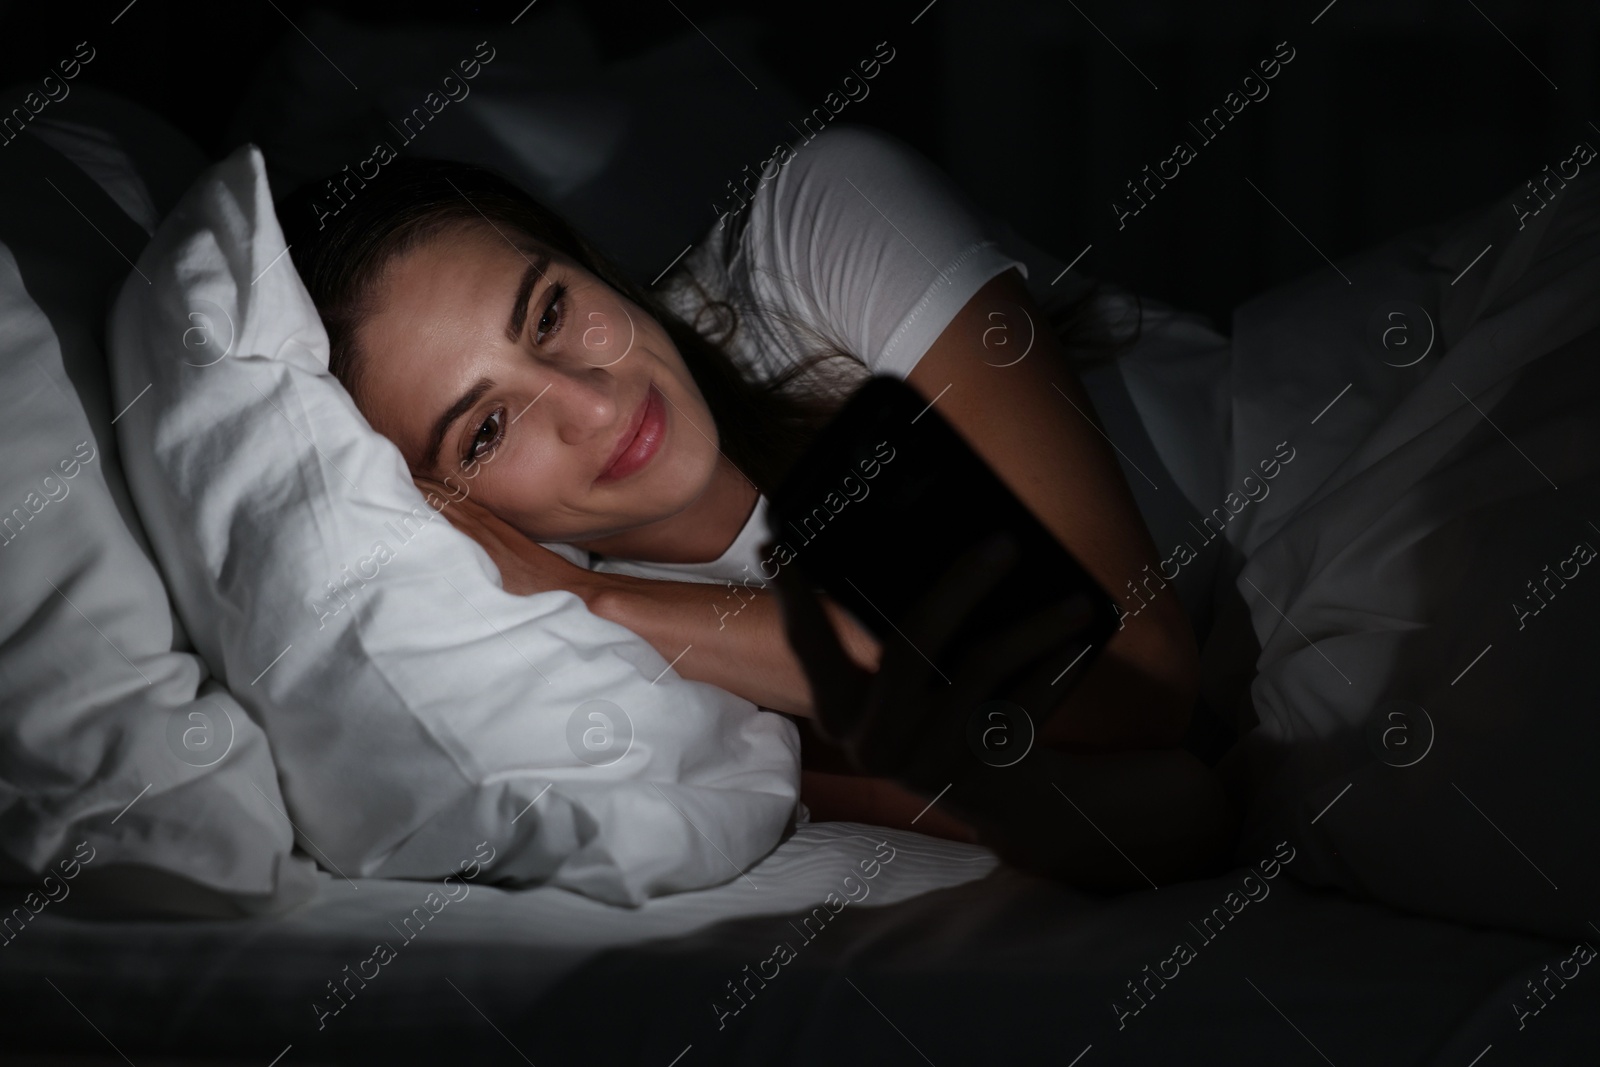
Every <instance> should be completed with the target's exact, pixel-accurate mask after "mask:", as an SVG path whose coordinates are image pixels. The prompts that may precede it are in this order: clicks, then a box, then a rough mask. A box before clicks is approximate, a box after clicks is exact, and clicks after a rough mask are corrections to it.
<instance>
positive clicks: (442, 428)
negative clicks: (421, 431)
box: [422, 378, 494, 471]
mask: <svg viewBox="0 0 1600 1067" xmlns="http://www.w3.org/2000/svg"><path fill="white" fill-rule="evenodd" d="M493 388H494V379H493V378H479V379H478V380H477V381H476V382H474V383H473V385H472V388H471V389H468V390H467V391H466V392H464V393H462V394H461V396H459V397H458V398H457V399H456V402H455V403H454V404H451V405H450V407H449V408H448V409H446V410H445V412H444V414H442V415H440V416H439V418H438V419H437V420H435V422H434V424H433V433H432V435H431V436H430V437H429V438H428V451H427V453H426V455H425V456H424V457H423V466H422V469H423V470H425V471H431V470H433V469H434V467H435V466H436V465H437V464H438V462H439V449H440V448H441V447H443V446H444V435H445V434H447V433H449V432H450V427H452V426H454V425H455V424H456V420H457V419H459V418H461V416H463V415H465V414H466V413H467V412H468V411H471V410H472V407H473V405H474V404H476V403H477V402H478V401H480V400H482V399H483V394H484V393H487V392H488V391H489V390H490V389H493Z"/></svg>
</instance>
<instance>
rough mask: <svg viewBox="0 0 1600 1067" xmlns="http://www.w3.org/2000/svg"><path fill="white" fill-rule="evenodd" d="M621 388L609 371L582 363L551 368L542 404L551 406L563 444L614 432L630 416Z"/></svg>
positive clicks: (572, 443) (574, 443)
mask: <svg viewBox="0 0 1600 1067" xmlns="http://www.w3.org/2000/svg"><path fill="white" fill-rule="evenodd" d="M619 394H620V387H619V383H618V381H617V380H616V378H615V377H613V376H612V375H611V374H610V373H609V372H607V371H605V370H603V369H599V368H593V367H588V366H583V365H564V366H561V367H553V368H551V378H550V381H549V386H548V390H547V392H546V394H545V396H544V398H543V399H542V400H541V401H540V404H541V405H544V404H548V405H549V406H550V408H552V409H554V410H553V411H552V412H551V414H552V415H553V416H554V417H555V422H556V425H557V429H558V433H559V435H560V437H561V441H562V443H563V444H569V445H579V444H584V443H587V442H588V441H591V440H593V439H594V438H595V437H596V436H597V435H606V434H610V433H613V432H614V431H615V429H616V427H617V426H618V424H619V423H620V422H622V421H625V420H626V419H627V418H629V417H630V416H631V415H632V410H631V409H629V410H626V411H625V410H623V409H624V408H627V407H628V401H627V399H626V398H625V397H623V396H621V395H619Z"/></svg>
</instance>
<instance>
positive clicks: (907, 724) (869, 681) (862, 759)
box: [777, 537, 1091, 795]
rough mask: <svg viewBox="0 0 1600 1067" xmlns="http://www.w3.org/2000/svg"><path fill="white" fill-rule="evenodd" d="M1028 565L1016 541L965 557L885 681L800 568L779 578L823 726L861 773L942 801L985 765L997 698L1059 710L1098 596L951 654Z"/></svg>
mask: <svg viewBox="0 0 1600 1067" xmlns="http://www.w3.org/2000/svg"><path fill="white" fill-rule="evenodd" d="M1016 560H1017V550H1016V547H1015V545H1014V543H1013V542H1012V541H1011V540H1010V539H1009V538H1006V537H996V538H992V539H990V540H989V541H988V542H986V543H984V544H981V545H978V546H977V547H975V548H973V549H971V550H969V551H968V552H967V553H965V554H964V555H963V556H962V557H960V558H958V559H957V560H956V561H955V562H954V563H953V564H952V565H951V567H950V568H949V570H948V571H946V572H945V574H944V575H942V576H941V577H940V578H939V579H938V580H936V581H935V582H934V584H933V587H932V588H931V589H930V591H929V592H928V593H927V595H926V596H924V597H923V599H922V600H921V601H920V603H919V604H918V606H917V608H916V610H914V611H912V612H910V613H908V617H909V618H910V619H911V620H914V621H912V622H908V623H907V624H906V627H907V631H908V632H906V633H905V635H904V636H905V640H904V641H900V642H892V643H891V644H890V645H889V647H888V648H887V649H884V650H882V652H881V658H880V661H879V664H880V665H879V668H878V670H877V671H876V673H872V672H869V671H867V670H865V669H863V668H862V667H861V666H860V665H858V663H857V662H855V661H854V660H853V659H852V657H850V656H849V655H848V654H847V653H846V652H845V650H844V648H842V647H841V646H840V644H839V641H838V639H837V637H836V636H835V630H834V626H833V625H832V623H831V622H830V620H829V618H828V615H827V613H826V612H825V610H824V606H823V602H822V600H821V599H820V598H819V597H818V596H817V595H816V594H815V593H813V592H812V591H811V590H810V589H809V588H807V587H806V585H805V583H804V582H803V580H802V579H800V578H799V576H798V575H796V574H794V573H793V572H792V569H790V570H784V571H780V572H779V575H778V578H777V585H778V589H779V593H780V600H781V602H782V607H783V617H784V625H785V629H786V630H787V632H788V635H789V641H790V643H791V644H792V645H793V646H794V649H795V651H796V653H797V654H798V656H799V657H800V661H801V663H802V664H803V665H804V667H805V669H806V675H807V677H808V678H809V680H810V682H811V688H812V707H813V718H814V719H815V720H816V723H817V726H818V728H819V729H820V730H821V731H822V733H823V735H824V736H825V737H827V738H828V740H830V741H832V742H833V743H835V744H837V745H838V746H839V747H840V748H842V749H843V751H844V753H845V755H846V756H847V757H848V758H849V761H850V763H851V765H852V766H853V767H855V769H857V770H858V771H861V772H863V773H866V774H881V775H888V776H892V777H894V778H895V779H896V780H898V781H900V782H902V783H903V784H905V785H907V786H910V787H911V788H913V789H916V790H918V791H921V792H923V793H925V794H926V795H932V794H934V793H937V792H940V791H941V790H943V789H944V788H945V787H946V786H948V785H950V784H951V782H952V780H953V779H954V778H955V777H958V776H960V775H962V774H964V773H966V771H967V770H969V769H970V765H973V764H977V763H978V758H979V755H980V753H979V752H978V751H977V750H975V749H974V748H972V747H971V746H970V745H969V744H968V743H967V735H968V732H969V731H968V726H969V724H970V723H971V722H972V721H973V720H974V719H975V717H978V716H979V715H980V711H979V709H980V708H981V707H982V706H983V705H984V704H986V703H987V702H988V701H991V700H996V699H1004V700H1007V701H1009V702H1010V703H1012V704H1014V705H1019V706H1020V707H1021V708H1023V709H1025V710H1026V711H1028V712H1029V714H1030V715H1034V716H1042V715H1043V714H1044V713H1045V712H1046V711H1047V710H1048V709H1050V708H1052V707H1053V706H1054V705H1055V704H1056V703H1057V702H1059V699H1060V698H1059V695H1058V694H1054V693H1052V691H1051V686H1052V684H1053V682H1054V680H1055V679H1056V678H1058V677H1059V676H1060V670H1059V667H1060V664H1059V660H1060V656H1059V655H1058V653H1059V652H1060V651H1061V650H1062V649H1063V648H1064V647H1065V646H1066V644H1067V643H1068V642H1069V641H1071V639H1072V638H1073V637H1075V636H1077V635H1078V634H1080V633H1081V632H1082V631H1083V629H1084V628H1085V627H1086V626H1087V625H1088V624H1089V622H1090V620H1091V611H1090V605H1089V602H1088V600H1087V598H1085V597H1083V596H1081V595H1079V596H1074V597H1072V598H1070V599H1069V600H1067V601H1064V602H1062V603H1059V604H1052V605H1050V606H1048V607H1046V608H1043V609H1041V610H1039V611H1037V612H1035V613H1033V614H1032V615H1031V616H1029V617H1027V618H1024V619H1019V620H1018V621H1017V622H1016V623H1015V624H1013V625H1012V626H1011V627H1009V628H1007V629H1005V630H1003V631H1000V632H998V633H995V634H992V635H990V636H989V637H987V638H986V639H985V640H983V641H982V642H980V643H978V644H975V645H972V646H970V647H967V648H958V649H951V648H950V647H949V646H950V642H951V639H952V637H953V635H954V634H955V632H956V630H957V628H958V627H959V626H960V624H961V622H962V620H963V619H965V618H966V616H967V615H968V614H969V613H970V612H971V611H972V610H973V609H974V608H975V607H977V606H978V604H979V603H981V602H982V600H983V599H984V597H986V596H987V595H989V594H990V593H991V592H992V591H993V590H994V589H995V588H996V586H998V585H999V583H1000V581H1001V580H1002V579H1003V578H1004V577H1005V575H1006V574H1007V572H1009V571H1010V569H1011V568H1012V567H1013V566H1014V565H1015V564H1016ZM936 661H937V662H943V663H944V664H945V665H946V667H947V669H948V675H947V674H946V673H945V672H943V671H941V670H940V669H939V668H938V667H936V666H934V663H935V662H936ZM980 722H981V720H980ZM1012 727H1013V728H1020V727H1021V724H1020V723H1016V724H1012Z"/></svg>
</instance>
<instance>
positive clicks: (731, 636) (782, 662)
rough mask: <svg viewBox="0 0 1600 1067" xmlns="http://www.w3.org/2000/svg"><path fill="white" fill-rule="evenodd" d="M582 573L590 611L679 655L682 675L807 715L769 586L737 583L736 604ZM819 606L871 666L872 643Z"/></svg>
mask: <svg viewBox="0 0 1600 1067" xmlns="http://www.w3.org/2000/svg"><path fill="white" fill-rule="evenodd" d="M585 573H586V574H589V577H586V578H583V579H581V580H580V581H581V584H582V586H583V592H582V595H583V597H584V601H585V603H587V604H588V605H589V610H590V611H592V612H594V613H595V614H596V615H599V616H600V617H601V618H605V619H610V620H611V621H612V622H615V623H620V624H621V625H623V626H626V627H627V628H628V629H630V630H632V631H633V632H634V633H636V634H638V635H639V636H640V637H642V638H644V639H645V640H646V641H648V642H650V644H651V646H652V647H653V648H655V650H656V651H657V652H659V653H661V654H662V655H663V656H665V657H666V658H667V659H668V660H672V659H674V658H675V657H678V656H679V654H680V653H682V658H680V659H677V663H676V666H675V667H674V668H673V669H674V670H676V671H677V672H678V673H679V674H681V675H683V676H684V677H685V678H693V679H695V680H696V681H701V682H710V683H711V684H712V685H716V686H720V687H722V688H723V689H726V690H728V691H729V692H730V693H734V694H736V695H738V696H741V697H744V698H745V699H746V700H749V701H751V702H752V703H755V704H759V705H761V706H762V707H764V708H771V709H772V710H774V711H784V712H788V713H790V714H792V715H806V716H809V715H810V714H811V690H810V686H809V684H808V683H807V681H806V674H805V669H804V667H803V666H802V665H801V663H800V660H799V659H798V658H797V657H796V656H795V653H794V650H793V649H792V648H790V647H789V642H788V640H787V639H786V637H785V636H784V631H783V620H782V618H781V615H780V612H779V609H778V604H777V601H776V599H775V598H774V596H773V595H772V593H771V592H770V591H768V590H765V589H749V590H746V589H743V588H742V587H741V588H740V589H738V590H736V592H735V594H734V595H735V596H736V597H738V605H735V604H732V603H729V602H726V601H725V599H724V598H725V594H726V588H725V587H724V586H720V585H709V584H706V583H702V582H674V581H658V580H655V579H651V578H635V577H632V576H630V575H623V574H606V573H591V572H585ZM823 604H824V609H825V610H826V611H827V613H828V617H829V620H830V621H831V622H832V623H833V627H834V632H835V633H837V634H838V635H839V639H840V641H841V642H843V644H844V647H845V650H846V651H847V652H848V653H849V655H850V658H851V659H852V660H853V661H854V662H855V663H856V664H857V665H859V666H862V667H865V668H867V669H868V670H876V669H877V665H878V656H879V654H880V652H881V648H880V646H879V644H878V642H877V641H876V640H875V639H874V638H873V637H872V635H871V634H869V633H867V631H865V630H863V629H862V628H861V627H860V626H859V625H857V624H856V623H855V622H854V621H852V620H851V619H850V617H849V616H848V615H847V614H846V613H845V612H843V611H841V610H840V609H839V608H838V607H837V606H836V605H834V604H833V603H832V602H831V601H827V600H824V602H823ZM739 605H742V606H739ZM735 612H736V613H735ZM685 649H687V650H688V651H687V652H685Z"/></svg>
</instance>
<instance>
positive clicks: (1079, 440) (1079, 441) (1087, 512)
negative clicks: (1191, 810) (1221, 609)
mask: <svg viewBox="0 0 1600 1067" xmlns="http://www.w3.org/2000/svg"><path fill="white" fill-rule="evenodd" d="M1030 337H1031V338H1032V341H1033V346H1032V348H1031V350H1028V354H1027V356H1026V357H1025V358H1022V359H1021V360H1020V361H1017V360H1018V357H1019V356H1020V355H1021V353H1022V351H1023V348H1024V346H1026V345H1027V343H1028V340H1029V338H1030ZM1007 364H1009V365H1007ZM906 381H907V382H908V383H909V384H910V385H912V386H913V387H915V388H916V389H917V391H918V392H920V393H922V395H923V396H925V397H927V398H928V399H929V400H930V401H933V400H934V398H935V397H937V398H938V399H937V405H938V408H939V412H940V413H941V414H942V415H944V417H945V418H946V419H948V420H949V421H950V422H951V423H952V424H953V425H954V426H955V427H956V429H958V430H960V431H961V433H962V435H963V436H964V437H965V438H966V439H967V441H968V443H969V444H971V445H972V447H973V448H974V449H975V450H976V451H977V453H978V454H979V455H980V456H982V457H983V458H984V460H985V461H987V462H988V464H989V465H990V466H991V467H993V468H994V470H995V472H996V473H997V474H998V475H999V476H1000V478H1001V480H1003V481H1004V482H1005V483H1006V484H1007V485H1009V486H1010V487H1011V490H1012V491H1013V492H1015V493H1016V494H1017V496H1019V497H1020V498H1021V499H1022V500H1023V502H1024V503H1026V504H1027V505H1028V507H1029V508H1030V509H1031V510H1032V511H1033V513H1034V514H1035V515H1037V516H1038V517H1039V520H1040V521H1041V522H1042V523H1044V525H1045V526H1046V527H1048V528H1049V529H1050V530H1051V532H1053V533H1054V534H1055V535H1056V537H1057V538H1059V539H1060V540H1061V542H1062V544H1064V545H1066V546H1067V548H1068V549H1070V550H1071V552H1072V554H1073V555H1074V556H1076V557H1077V558H1078V560H1079V561H1080V562H1081V563H1082V564H1083V566H1084V568H1085V569H1086V570H1088V572H1089V573H1090V574H1091V575H1093V576H1094V577H1095V579H1096V580H1097V581H1099V583H1100V584H1101V585H1102V586H1103V587H1104V588H1105V590H1106V591H1107V592H1108V593H1110V594H1111V596H1112V597H1113V598H1115V599H1116V600H1117V602H1118V603H1119V604H1121V605H1122V606H1123V609H1124V610H1125V611H1130V612H1131V611H1132V610H1135V609H1136V606H1137V605H1136V603H1135V602H1134V601H1133V599H1132V597H1131V596H1130V595H1129V593H1128V583H1129V582H1133V583H1134V584H1135V585H1138V584H1139V583H1140V582H1141V581H1142V580H1144V579H1145V578H1146V577H1148V576H1149V575H1151V574H1155V573H1156V570H1157V567H1158V556H1157V554H1156V549H1155V544H1154V542H1153V541H1152V540H1151V538H1150V533H1149V531H1148V530H1147V529H1146V528H1145V525H1144V520H1143V518H1142V517H1141V516H1140V515H1139V510H1138V507H1137V505H1136V504H1135V503H1134V500H1133V494H1132V492H1131V491H1130V490H1129V489H1128V484H1127V481H1126V480H1125V479H1124V478H1123V475H1122V469H1121V467H1120V466H1119V465H1118V463H1117V457H1116V454H1115V453H1114V451H1113V450H1112V447H1111V445H1110V444H1109V443H1108V442H1107V441H1106V438H1105V437H1104V436H1103V435H1102V433H1101V431H1100V428H1099V426H1098V424H1096V423H1092V422H1090V421H1089V420H1090V419H1091V418H1093V416H1094V409H1093V408H1092V407H1091V406H1090V402H1089V398H1088V395H1087V394H1086V393H1085V392H1084V389H1083V386H1082V385H1081V384H1080V383H1079V381H1078V377H1077V375H1076V374H1075V373H1074V372H1073V370H1072V367H1071V365H1070V364H1069V362H1068V359H1067V355H1066V352H1065V349H1064V347H1063V346H1062V344H1061V342H1060V340H1059V339H1058V338H1057V337H1056V336H1055V333H1054V331H1053V330H1051V329H1050V327H1049V323H1048V320H1047V319H1046V318H1045V316H1044V314H1043V313H1042V312H1041V311H1040V310H1039V309H1038V307H1037V306H1036V305H1035V304H1034V302H1033V299H1032V297H1031V296H1030V295H1029V294H1028V291H1027V289H1026V287H1025V286H1024V284H1023V281H1022V276H1021V275H1020V274H1018V273H1017V271H1016V270H1014V269H1013V270H1008V271H1006V272H1005V273H1004V274H1001V275H998V276H997V277H995V278H993V279H991V280H990V281H989V282H988V284H986V285H985V286H984V287H983V288H982V289H980V290H978V292H977V294H976V295H975V296H974V297H973V298H972V299H971V300H969V301H968V302H967V304H966V306H965V307H963V308H962V309H961V312H960V313H959V314H958V315H957V316H956V317H955V319H954V320H953V321H952V322H951V323H950V325H949V326H948V327H947V328H946V329H945V331H944V332H943V333H942V334H940V335H939V339H938V340H937V341H936V342H935V343H934V345H933V347H932V348H930V349H929V350H928V352H927V354H926V355H924V356H923V357H922V360H921V361H920V362H919V363H918V364H917V365H916V367H914V368H913V369H912V371H911V373H910V374H909V375H908V376H907V378H906ZM1146 568H1148V570H1147V569H1146ZM1198 664H1199V656H1198V653H1197V650H1196V647H1195V641H1194V633H1193V630H1192V629H1191V628H1190V626H1189V623H1188V619H1187V618H1186V617H1185V616H1184V613H1183V611H1182V608H1181V606H1180V605H1179V603H1178V599H1177V597H1176V596H1175V595H1173V594H1172V593H1171V592H1170V591H1168V592H1167V593H1165V595H1160V594H1158V595H1156V596H1155V598H1154V599H1153V600H1152V601H1151V602H1150V604H1149V605H1148V607H1146V608H1144V609H1142V610H1139V613H1138V618H1137V620H1130V621H1129V622H1128V623H1127V625H1126V626H1125V627H1124V628H1123V629H1121V630H1119V631H1117V633H1115V634H1114V635H1113V636H1112V638H1111V640H1110V641H1109V642H1108V643H1107V645H1106V647H1105V649H1104V651H1103V653H1102V654H1101V656H1100V657H1099V659H1098V660H1097V661H1096V662H1095V664H1094V666H1093V667H1091V668H1090V669H1089V671H1088V673H1087V674H1085V675H1084V677H1083V678H1082V679H1081V680H1080V682H1079V684H1078V685H1077V687H1076V688H1075V689H1073V691H1072V694H1071V696H1070V697H1068V698H1067V699H1066V700H1065V701H1064V702H1063V703H1062V704H1061V705H1060V706H1059V707H1060V710H1059V712H1058V713H1057V714H1056V715H1054V716H1053V717H1052V718H1051V719H1050V720H1049V721H1048V722H1046V724H1045V725H1044V726H1043V727H1042V728H1041V730H1040V740H1041V741H1042V742H1043V743H1045V744H1053V745H1060V744H1072V745H1080V746H1089V747H1095V748H1107V749H1125V748H1161V747H1167V746H1171V745H1176V744H1177V743H1178V741H1179V740H1180V739H1181V738H1182V737H1183V734H1184V730H1185V729H1186V727H1187V725H1188V719H1189V712H1190V709H1191V708H1192V706H1193V704H1194V699H1195V694H1196V692H1197V689H1198Z"/></svg>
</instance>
